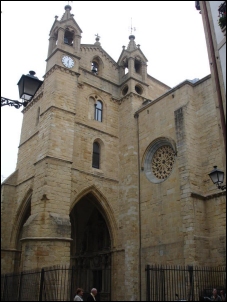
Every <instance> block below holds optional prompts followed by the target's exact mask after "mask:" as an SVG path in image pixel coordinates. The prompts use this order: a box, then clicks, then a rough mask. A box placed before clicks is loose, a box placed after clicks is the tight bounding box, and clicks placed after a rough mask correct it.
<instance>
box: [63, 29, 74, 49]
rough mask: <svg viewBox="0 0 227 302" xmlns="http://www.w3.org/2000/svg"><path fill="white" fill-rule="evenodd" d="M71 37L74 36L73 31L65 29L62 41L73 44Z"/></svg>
mask: <svg viewBox="0 0 227 302" xmlns="http://www.w3.org/2000/svg"><path fill="white" fill-rule="evenodd" d="M73 38H74V34H73V32H71V31H69V30H67V29H66V31H65V35H64V43H65V44H68V45H69V46H73Z"/></svg>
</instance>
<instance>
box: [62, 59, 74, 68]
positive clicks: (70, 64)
mask: <svg viewBox="0 0 227 302" xmlns="http://www.w3.org/2000/svg"><path fill="white" fill-rule="evenodd" d="M62 63H63V65H65V67H67V68H72V67H73V66H74V61H73V59H72V58H70V57H69V56H64V57H63V58H62Z"/></svg>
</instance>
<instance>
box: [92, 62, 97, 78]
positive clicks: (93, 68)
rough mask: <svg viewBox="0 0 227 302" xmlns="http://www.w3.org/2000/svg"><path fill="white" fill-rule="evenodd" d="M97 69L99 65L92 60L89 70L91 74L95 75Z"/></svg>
mask: <svg viewBox="0 0 227 302" xmlns="http://www.w3.org/2000/svg"><path fill="white" fill-rule="evenodd" d="M98 70H99V65H98V63H97V62H96V61H93V62H92V63H91V71H92V73H93V74H95V75H97V74H98Z"/></svg>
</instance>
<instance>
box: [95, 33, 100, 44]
mask: <svg viewBox="0 0 227 302" xmlns="http://www.w3.org/2000/svg"><path fill="white" fill-rule="evenodd" d="M95 36H96V38H95V40H96V41H97V42H98V41H99V39H100V38H101V37H100V36H99V34H96V35H95Z"/></svg>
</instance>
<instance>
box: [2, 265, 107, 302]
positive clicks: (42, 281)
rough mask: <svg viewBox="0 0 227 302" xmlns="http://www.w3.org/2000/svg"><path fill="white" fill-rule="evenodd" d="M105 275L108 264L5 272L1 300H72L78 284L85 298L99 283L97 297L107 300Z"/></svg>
mask: <svg viewBox="0 0 227 302" xmlns="http://www.w3.org/2000/svg"><path fill="white" fill-rule="evenodd" d="M98 272H100V273H99V274H98V276H97V273H98ZM108 276H110V269H108V268H107V269H102V270H100V271H97V270H92V269H87V268H86V269H85V268H80V267H75V266H72V267H70V266H53V267H46V268H42V269H36V270H30V271H23V272H20V273H11V274H4V275H1V301H73V298H74V297H75V294H76V289H77V288H78V287H81V288H83V289H84V295H83V299H84V301H85V300H86V299H87V296H88V295H89V293H90V290H91V288H93V287H97V288H99V287H100V290H99V291H98V295H97V300H100V301H110V279H109V277H108ZM94 278H95V280H94ZM106 283H108V284H106ZM101 286H102V288H101Z"/></svg>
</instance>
